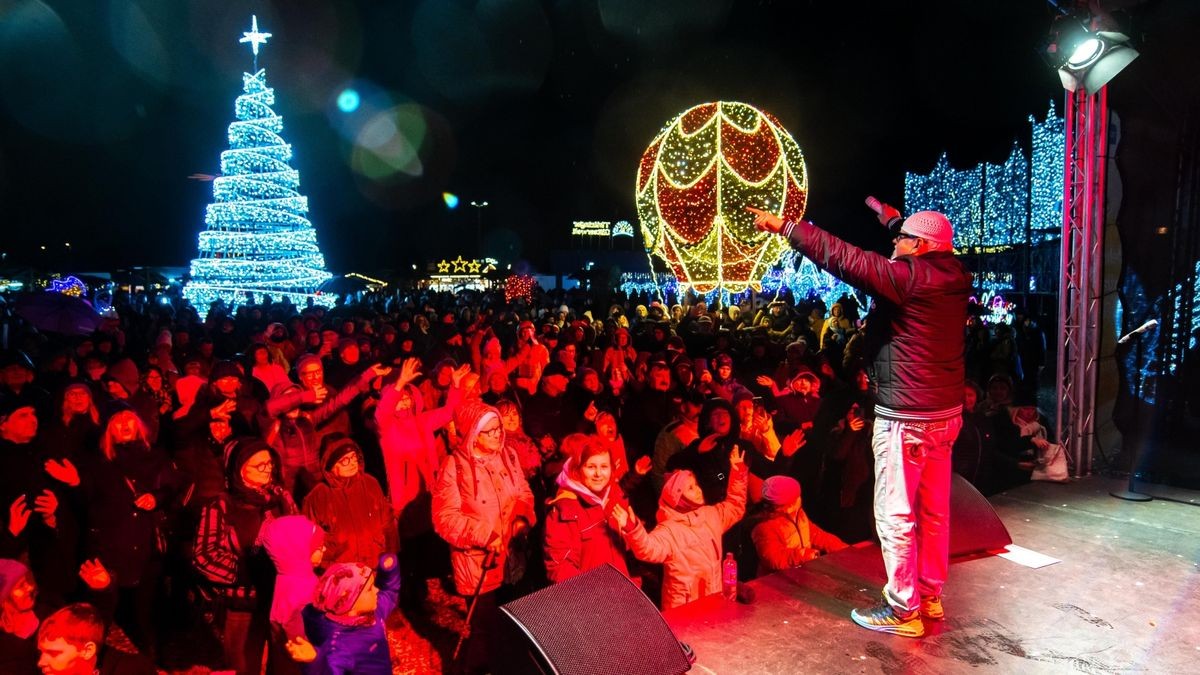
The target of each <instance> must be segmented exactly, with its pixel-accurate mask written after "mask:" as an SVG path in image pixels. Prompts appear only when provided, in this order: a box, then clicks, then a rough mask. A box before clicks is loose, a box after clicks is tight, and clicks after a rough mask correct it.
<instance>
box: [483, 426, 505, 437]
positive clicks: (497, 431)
mask: <svg viewBox="0 0 1200 675" xmlns="http://www.w3.org/2000/svg"><path fill="white" fill-rule="evenodd" d="M501 431H504V428H503V427H500V426H495V427H492V428H491V429H480V430H479V433H481V434H487V435H488V436H498V435H500V432H501Z"/></svg>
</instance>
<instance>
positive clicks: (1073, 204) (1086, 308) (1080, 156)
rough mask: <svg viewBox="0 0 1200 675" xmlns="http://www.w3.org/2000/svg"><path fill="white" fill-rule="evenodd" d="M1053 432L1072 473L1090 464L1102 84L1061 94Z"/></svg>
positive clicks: (1104, 145) (1103, 140)
mask: <svg viewBox="0 0 1200 675" xmlns="http://www.w3.org/2000/svg"><path fill="white" fill-rule="evenodd" d="M1065 118H1066V171H1065V174H1064V180H1063V229H1062V268H1061V272H1060V276H1059V287H1058V298H1059V299H1058V314H1059V323H1060V328H1059V333H1058V366H1057V367H1058V370H1057V375H1058V378H1057V383H1058V391H1057V393H1058V396H1057V403H1056V405H1057V415H1056V416H1055V419H1056V430H1057V432H1058V433H1057V435H1058V438H1059V441H1060V442H1061V443H1062V444H1063V446H1064V447H1065V449H1066V452H1067V456H1068V457H1070V458H1071V459H1072V460H1073V467H1074V469H1073V471H1074V475H1076V476H1086V475H1088V474H1089V473H1091V469H1092V452H1093V449H1094V447H1095V415H1096V371H1097V361H1098V355H1099V351H1100V308H1101V296H1102V294H1103V288H1102V275H1103V259H1104V256H1103V253H1104V221H1105V214H1104V204H1105V180H1106V179H1105V170H1106V168H1107V162H1108V88H1107V87H1101V88H1100V89H1099V90H1098V91H1096V92H1095V93H1092V94H1089V93H1088V92H1087V91H1086V90H1085V89H1084V88H1083V87H1079V89H1078V90H1076V91H1074V92H1067V102H1066V115H1065Z"/></svg>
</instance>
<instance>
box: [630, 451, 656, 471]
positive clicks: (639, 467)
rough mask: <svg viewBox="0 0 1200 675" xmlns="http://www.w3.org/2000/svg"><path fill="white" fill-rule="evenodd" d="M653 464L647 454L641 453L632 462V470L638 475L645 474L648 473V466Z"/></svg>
mask: <svg viewBox="0 0 1200 675" xmlns="http://www.w3.org/2000/svg"><path fill="white" fill-rule="evenodd" d="M653 464H654V462H652V461H651V460H650V457H649V455H643V456H642V457H639V458H638V460H637V461H636V462H634V463H633V471H634V473H636V474H637V475H639V476H645V475H646V474H648V473H650V467H651V466H653Z"/></svg>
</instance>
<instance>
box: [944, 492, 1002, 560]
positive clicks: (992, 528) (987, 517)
mask: <svg viewBox="0 0 1200 675" xmlns="http://www.w3.org/2000/svg"><path fill="white" fill-rule="evenodd" d="M952 475H953V479H952V480H951V482H950V556H951V557H955V556H960V555H970V554H973V553H983V552H985V551H995V550H997V549H1001V548H1004V547H1005V546H1008V545H1009V544H1011V543H1012V537H1011V536H1009V534H1008V528H1006V527H1004V523H1003V522H1001V521H1000V516H998V515H996V510H995V509H993V508H992V504H991V502H989V501H988V500H987V498H986V497H984V496H983V495H981V494H979V490H976V489H975V486H974V485H971V483H970V482H969V481H968V480H967V479H966V478H963V477H962V476H960V475H958V474H957V473H956V474H952Z"/></svg>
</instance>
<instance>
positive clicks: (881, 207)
mask: <svg viewBox="0 0 1200 675" xmlns="http://www.w3.org/2000/svg"><path fill="white" fill-rule="evenodd" d="M866 204H867V208H869V209H871V210H872V211H874V212H875V216H876V217H877V218H879V224H880V225H883V226H885V227H889V226H891V224H892V223H893V222H894V221H896V220H898V219H899V218H900V211H899V210H897V209H896V208H895V207H894V206H889V205H888V204H884V203H883V202H881V201H879V200H878V199H876V198H874V197H871V196H868V197H867V199H866ZM897 227H899V224H897Z"/></svg>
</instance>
